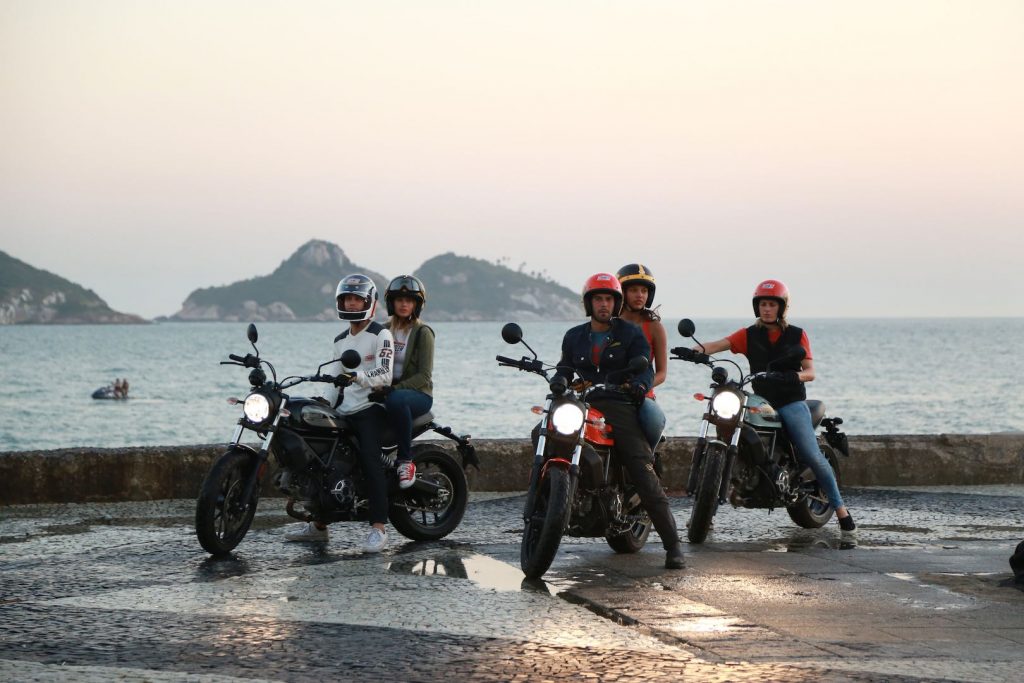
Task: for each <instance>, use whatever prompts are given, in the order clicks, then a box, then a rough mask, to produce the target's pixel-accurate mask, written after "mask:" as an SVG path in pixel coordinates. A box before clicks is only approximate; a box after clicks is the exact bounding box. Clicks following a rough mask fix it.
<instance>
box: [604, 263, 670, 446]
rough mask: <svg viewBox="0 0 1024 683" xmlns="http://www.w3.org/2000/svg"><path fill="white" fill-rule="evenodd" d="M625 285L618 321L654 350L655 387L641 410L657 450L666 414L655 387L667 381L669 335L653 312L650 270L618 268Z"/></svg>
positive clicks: (636, 265)
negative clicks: (635, 330) (629, 325)
mask: <svg viewBox="0 0 1024 683" xmlns="http://www.w3.org/2000/svg"><path fill="white" fill-rule="evenodd" d="M616 277H618V279H619V284H621V285H622V294H623V305H622V311H621V312H620V313H619V317H620V318H622V319H623V320H626V321H628V322H631V323H633V324H635V325H637V326H638V327H639V328H640V329H641V330H643V333H644V337H646V338H647V343H648V344H649V345H650V347H651V358H650V360H651V364H652V365H653V367H654V383H653V384H652V385H651V390H650V391H648V392H647V400H645V401H644V402H643V404H642V405H641V406H640V413H639V419H640V428H641V429H642V430H643V432H644V436H646V437H647V442H648V443H650V445H651V450H652V451H653V450H655V449H657V447H658V442H659V441H661V434H662V432H664V431H665V411H663V410H662V409H661V407H660V406H659V405H658V404H657V403H656V402H655V400H654V398H655V396H654V387H656V386H658V385H659V384H661V383H662V382H664V381H665V376H666V375H667V374H668V335H667V334H666V333H665V326H664V325H662V324H661V316H660V315H658V313H657V311H655V310H653V309H652V308H651V305H652V304H654V291H655V289H656V288H657V285H656V284H655V282H654V274H653V273H652V272H651V270H650V268H647V267H646V266H644V265H643V264H640V263H630V264H629V265H625V266H622V267H621V268H619V272H618V273H617V274H616Z"/></svg>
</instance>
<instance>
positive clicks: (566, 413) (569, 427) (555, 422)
mask: <svg viewBox="0 0 1024 683" xmlns="http://www.w3.org/2000/svg"><path fill="white" fill-rule="evenodd" d="M551 425H552V426H553V427H554V428H555V431H556V432H558V433H559V434H565V435H566V436H569V435H572V434H575V433H577V432H578V431H580V427H582V426H583V411H582V410H580V408H579V406H576V405H573V404H572V403H563V404H562V405H560V406H558V407H557V408H555V412H553V413H551Z"/></svg>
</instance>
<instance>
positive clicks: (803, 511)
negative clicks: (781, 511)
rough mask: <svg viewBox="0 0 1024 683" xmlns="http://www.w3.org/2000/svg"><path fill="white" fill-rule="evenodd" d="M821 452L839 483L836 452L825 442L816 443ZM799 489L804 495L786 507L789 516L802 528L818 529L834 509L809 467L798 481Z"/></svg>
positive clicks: (830, 517)
mask: <svg viewBox="0 0 1024 683" xmlns="http://www.w3.org/2000/svg"><path fill="white" fill-rule="evenodd" d="M818 445H819V446H820V447H821V453H822V455H824V456H825V459H826V460H828V464H829V465H830V466H831V467H832V471H833V472H834V473H835V475H836V483H837V484H838V483H839V462H838V461H837V460H836V452H835V451H834V450H833V449H832V447H831V446H829V445H827V444H818ZM800 490H801V491H802V492H804V493H805V494H806V495H804V496H803V497H802V498H801V499H800V501H799V502H797V503H795V504H794V505H790V506H789V507H787V508H786V512H788V513H789V518H790V519H792V520H793V521H794V522H796V523H797V524H798V525H799V526H801V527H803V528H804V529H818V528H820V527H823V526H825V523H826V522H828V520H830V519H832V513H833V512H835V510H834V509H833V507H832V504H831V503H829V502H828V496H826V495H825V489H824V487H822V485H821V483H820V482H819V481H818V479H817V478H816V477H815V476H814V472H813V471H811V468H810V467H807V468H805V469H804V476H803V480H802V481H801V482H800Z"/></svg>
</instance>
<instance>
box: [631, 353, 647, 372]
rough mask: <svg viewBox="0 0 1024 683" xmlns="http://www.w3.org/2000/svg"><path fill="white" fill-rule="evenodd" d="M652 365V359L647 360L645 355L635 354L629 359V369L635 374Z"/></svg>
mask: <svg viewBox="0 0 1024 683" xmlns="http://www.w3.org/2000/svg"><path fill="white" fill-rule="evenodd" d="M650 365H651V361H649V360H647V358H645V357H644V356H633V357H632V358H631V359H630V360H629V366H628V367H629V371H630V372H631V373H633V374H634V375H636V374H639V373H641V372H643V371H644V370H646V369H647V368H648V367H649V366H650Z"/></svg>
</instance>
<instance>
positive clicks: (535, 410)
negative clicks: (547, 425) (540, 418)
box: [530, 406, 544, 415]
mask: <svg viewBox="0 0 1024 683" xmlns="http://www.w3.org/2000/svg"><path fill="white" fill-rule="evenodd" d="M530 412H531V413H533V414H534V415H543V414H544V406H534V407H532V408H530Z"/></svg>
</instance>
